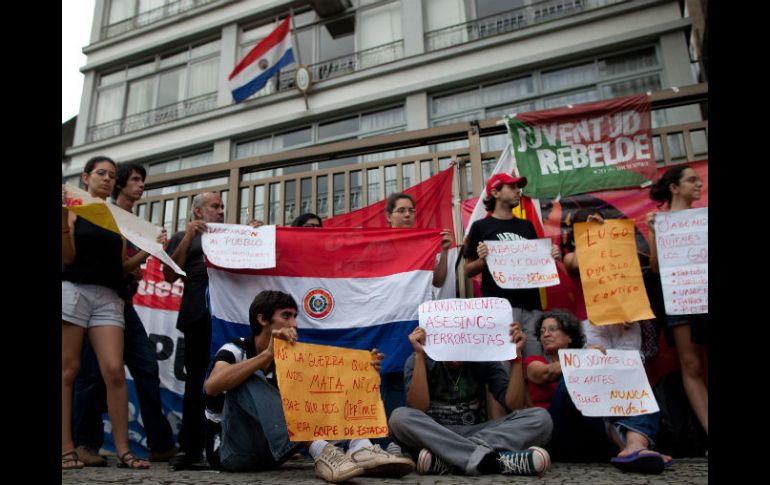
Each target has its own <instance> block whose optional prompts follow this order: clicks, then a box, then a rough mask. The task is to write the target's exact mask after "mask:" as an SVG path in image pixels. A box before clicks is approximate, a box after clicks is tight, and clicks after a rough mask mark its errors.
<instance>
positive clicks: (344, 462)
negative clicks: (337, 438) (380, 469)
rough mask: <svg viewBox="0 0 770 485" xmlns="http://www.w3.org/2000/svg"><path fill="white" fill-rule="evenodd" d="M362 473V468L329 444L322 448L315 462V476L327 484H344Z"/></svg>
mask: <svg viewBox="0 0 770 485" xmlns="http://www.w3.org/2000/svg"><path fill="white" fill-rule="evenodd" d="M363 473H364V469H363V468H361V467H360V466H358V465H356V464H355V463H354V462H353V461H352V460H351V459H350V458H349V457H348V455H346V454H345V453H343V452H342V450H340V449H339V448H337V447H336V446H334V445H333V444H331V443H329V444H327V445H326V446H325V447H324V449H323V451H322V452H321V454H320V455H319V456H318V458H317V459H316V460H315V474H316V476H317V477H318V478H321V479H323V480H326V481H327V482H331V483H338V482H345V481H347V480H350V479H351V478H355V477H357V476H359V475H363Z"/></svg>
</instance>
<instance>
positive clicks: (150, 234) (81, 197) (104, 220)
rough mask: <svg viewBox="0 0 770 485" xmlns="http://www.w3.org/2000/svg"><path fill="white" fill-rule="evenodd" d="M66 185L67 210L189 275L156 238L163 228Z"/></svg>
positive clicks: (177, 270) (179, 271)
mask: <svg viewBox="0 0 770 485" xmlns="http://www.w3.org/2000/svg"><path fill="white" fill-rule="evenodd" d="M66 186H67V196H68V197H67V204H66V206H64V207H66V208H67V210H69V211H71V212H74V213H75V214H77V215H78V217H82V218H83V219H86V220H87V221H89V222H91V223H93V224H96V225H97V226H99V227H102V228H104V229H107V230H108V231H112V232H115V233H118V234H120V235H122V236H123V237H125V238H126V239H128V240H129V241H131V242H132V243H134V245H135V246H136V247H138V248H139V249H141V250H143V251H147V252H148V253H150V254H152V255H153V256H155V257H156V258H158V259H160V260H161V261H163V264H166V265H168V266H170V267H171V268H173V269H174V271H175V272H176V273H177V274H180V275H182V276H187V273H185V272H184V271H183V270H182V268H180V267H179V266H178V265H177V264H176V263H175V262H174V260H173V259H171V256H169V255H168V254H166V251H164V250H163V245H161V244H160V243H159V242H157V241H156V240H155V238H157V237H158V234H160V230H161V228H160V227H158V226H154V225H152V224H151V223H149V222H147V221H145V220H144V219H140V218H138V217H137V216H135V215H134V214H132V213H131V212H128V211H125V210H123V209H121V208H120V207H118V206H116V205H114V204H111V203H109V202H106V201H104V200H102V199H99V198H96V197H91V195H90V194H89V193H88V192H86V191H85V190H81V189H79V188H77V187H74V186H72V185H70V184H66Z"/></svg>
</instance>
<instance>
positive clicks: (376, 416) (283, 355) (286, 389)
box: [273, 339, 388, 441]
mask: <svg viewBox="0 0 770 485" xmlns="http://www.w3.org/2000/svg"><path fill="white" fill-rule="evenodd" d="M273 345H274V349H275V372H276V376H277V378H278V388H279V389H280V391H281V401H282V402H283V413H284V416H285V417H286V427H287V429H288V430H289V439H290V440H291V441H313V440H349V439H356V438H380V437H383V436H387V435H388V424H387V420H386V419H385V406H384V405H383V404H382V399H380V374H379V373H378V372H377V371H376V370H375V369H374V368H373V367H372V366H371V364H370V362H371V354H370V353H369V352H367V351H366V350H353V349H345V348H341V347H330V346H328V345H315V344H303V343H295V344H294V345H291V344H289V343H288V342H286V341H285V340H280V339H275V340H274V341H273Z"/></svg>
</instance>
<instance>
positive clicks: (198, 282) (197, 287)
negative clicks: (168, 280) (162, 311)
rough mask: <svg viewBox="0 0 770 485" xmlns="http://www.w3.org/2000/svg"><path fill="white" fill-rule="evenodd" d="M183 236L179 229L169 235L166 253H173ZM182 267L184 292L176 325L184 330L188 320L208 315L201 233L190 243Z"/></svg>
mask: <svg viewBox="0 0 770 485" xmlns="http://www.w3.org/2000/svg"><path fill="white" fill-rule="evenodd" d="M182 238H184V231H179V232H177V233H176V234H174V235H173V236H172V237H171V241H169V243H168V246H167V247H166V253H168V255H169V256H171V255H172V254H174V251H176V248H177V247H178V246H179V243H181V242H182ZM182 269H183V270H184V271H185V273H187V277H184V276H182V278H184V293H182V302H181V304H180V306H179V317H178V319H177V324H176V327H177V328H178V329H179V330H180V331H184V329H185V328H186V326H187V324H188V323H189V322H194V321H196V320H199V319H201V318H204V317H206V316H207V315H208V312H209V311H208V309H207V308H206V288H207V287H208V285H209V274H208V273H207V272H206V263H205V262H204V261H203V245H202V242H201V235H200V234H198V235H197V236H195V238H194V239H193V240H192V242H191V243H190V247H189V249H188V250H187V259H186V260H185V263H184V266H183V267H182Z"/></svg>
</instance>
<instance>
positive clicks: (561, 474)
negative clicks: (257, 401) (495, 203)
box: [61, 457, 708, 485]
mask: <svg viewBox="0 0 770 485" xmlns="http://www.w3.org/2000/svg"><path fill="white" fill-rule="evenodd" d="M675 461H676V463H675V464H674V465H673V466H672V467H671V468H670V469H668V470H666V471H664V472H663V474H661V475H638V474H626V473H623V472H621V471H619V470H617V469H616V468H614V467H612V466H611V465H609V464H599V463H591V464H587V463H577V464H575V463H570V464H567V463H554V464H553V465H552V466H551V469H550V470H548V472H546V473H545V475H543V476H542V477H539V478H538V477H518V476H517V477H511V476H501V475H484V476H479V477H464V476H447V475H444V476H439V475H426V476H420V475H417V474H416V473H411V474H409V475H407V476H405V477H403V478H401V479H384V478H364V477H359V478H356V479H354V480H352V481H351V482H349V483H351V484H354V485H356V484H357V485H386V484H394V485H395V484H399V485H417V484H420V485H461V484H474V485H487V484H493V483H494V484H502V483H506V484H508V483H510V482H513V481H515V482H516V483H517V484H519V483H521V484H526V483H536V484H538V485H556V484H559V485H578V484H590V485H614V484H620V483H623V484H632V485H663V484H666V485H669V484H674V485H685V484H686V485H691V484H706V483H708V460H707V459H706V458H679V459H677V460H675ZM116 462H117V461H116V459H115V457H110V458H109V466H108V467H106V468H91V467H87V468H83V469H82V470H71V471H70V470H68V471H63V472H62V481H61V483H62V485H65V484H73V485H74V484H78V485H81V484H120V485H123V484H126V485H191V484H202V485H233V484H246V483H249V484H255V483H282V484H291V485H304V484H313V485H322V484H324V483H325V482H323V481H322V480H320V479H319V478H316V477H315V475H314V474H313V464H312V462H311V461H309V460H308V461H303V462H289V463H286V464H285V465H284V466H283V467H282V468H281V469H280V470H276V471H270V472H258V473H226V472H216V471H171V470H170V469H169V468H168V465H167V464H166V463H153V467H152V469H150V470H125V469H121V468H116V467H115V464H116Z"/></svg>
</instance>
